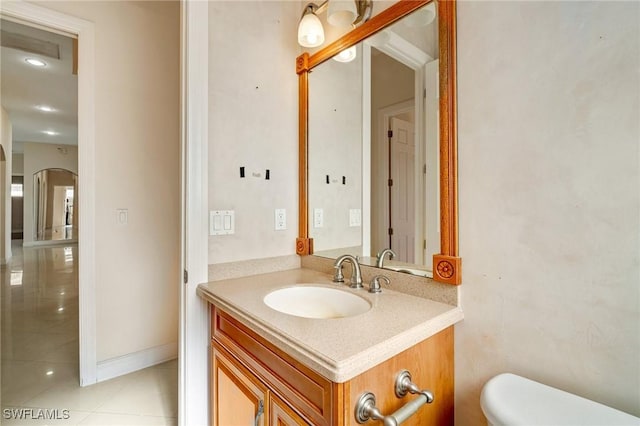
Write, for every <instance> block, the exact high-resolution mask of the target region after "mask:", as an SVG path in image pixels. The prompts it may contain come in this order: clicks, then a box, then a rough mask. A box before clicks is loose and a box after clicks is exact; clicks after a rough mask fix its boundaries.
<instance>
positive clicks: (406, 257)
mask: <svg viewBox="0 0 640 426" xmlns="http://www.w3.org/2000/svg"><path fill="white" fill-rule="evenodd" d="M390 124H391V138H390V139H389V144H390V153H391V156H390V159H389V160H390V165H391V182H390V186H389V187H390V195H391V197H390V200H391V203H390V206H389V211H390V215H391V231H390V232H391V248H392V249H393V250H394V251H395V252H396V254H397V257H396V258H395V259H396V260H400V261H403V262H411V263H413V262H414V245H415V233H414V229H415V208H414V188H415V186H414V185H415V155H416V154H415V152H416V145H415V137H414V126H413V124H411V123H409V122H408V121H404V120H400V119H398V118H391V123H390Z"/></svg>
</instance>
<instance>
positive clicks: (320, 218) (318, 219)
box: [313, 209, 324, 228]
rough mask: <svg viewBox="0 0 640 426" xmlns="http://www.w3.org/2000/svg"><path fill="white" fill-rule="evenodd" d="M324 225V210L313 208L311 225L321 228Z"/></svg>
mask: <svg viewBox="0 0 640 426" xmlns="http://www.w3.org/2000/svg"><path fill="white" fill-rule="evenodd" d="M323 226H324V211H323V210H322V209H313V227H314V228H322V227H323Z"/></svg>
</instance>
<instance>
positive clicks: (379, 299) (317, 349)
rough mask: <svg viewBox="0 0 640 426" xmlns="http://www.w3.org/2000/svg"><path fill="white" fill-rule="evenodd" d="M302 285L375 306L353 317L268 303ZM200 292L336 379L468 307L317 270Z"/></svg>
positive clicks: (458, 316)
mask: <svg viewBox="0 0 640 426" xmlns="http://www.w3.org/2000/svg"><path fill="white" fill-rule="evenodd" d="M300 284H313V285H319V286H326V287H333V288H339V289H340V290H344V291H349V292H353V293H355V294H358V295H359V296H361V297H363V298H365V299H367V300H368V301H369V302H370V303H371V305H372V308H371V309H370V310H369V311H367V312H365V313H364V314H360V315H357V316H352V317H347V318H336V319H310V318H301V317H296V316H292V315H287V314H284V313H281V312H278V311H276V310H274V309H271V308H270V307H268V306H267V305H265V304H264V302H263V299H264V297H265V296H266V295H267V294H268V293H270V292H272V291H273V290H276V289H279V288H284V287H291V286H294V285H300ZM365 287H367V284H365ZM391 287H393V282H392V283H391ZM197 292H198V295H200V296H201V297H202V298H204V299H205V300H207V301H208V302H210V303H212V304H213V305H215V306H217V307H219V308H221V309H223V310H225V311H227V312H229V313H230V314H233V315H234V316H235V317H237V318H238V319H239V320H241V321H242V322H243V323H245V324H246V325H247V326H249V327H250V328H251V329H253V330H254V331H255V332H257V333H258V334H259V335H261V336H262V337H263V338H265V339H266V340H267V341H269V342H270V343H272V344H273V345H275V346H276V347H278V348H280V349H282V350H284V351H285V352H287V353H288V354H289V355H290V356H292V357H293V358H295V359H296V360H298V361H300V362H302V363H303V364H305V365H307V366H308V367H310V368H312V369H313V370H315V371H316V372H318V373H319V374H321V375H322V376H324V377H326V378H327V379H329V380H331V381H333V382H336V383H343V382H346V381H348V380H350V379H352V378H353V377H355V376H357V375H359V374H360V373H363V372H365V371H367V370H368V369H370V368H372V367H374V366H376V365H378V364H379V363H381V362H383V361H385V360H387V359H389V358H391V357H393V356H395V355H397V354H398V353H400V352H402V351H404V350H405V349H408V348H410V347H411V346H413V345H415V344H417V343H419V342H421V341H423V340H425V339H427V338H429V337H431V336H432V335H434V334H436V333H438V332H439V331H441V330H444V329H445V328H447V327H449V326H451V325H453V324H455V323H457V322H459V321H461V320H462V319H463V313H462V310H461V309H460V308H459V307H457V306H451V305H447V304H444V303H440V302H435V301H432V300H428V299H423V298H420V297H415V296H410V295H407V294H403V293H399V292H396V291H393V290H389V289H388V288H385V289H384V290H383V291H382V293H378V294H371V293H369V292H368V291H367V290H366V289H360V290H352V289H350V288H349V286H348V285H346V284H336V283H334V282H332V281H331V277H330V276H329V275H327V274H324V273H321V272H318V271H314V270H311V269H292V270H288V271H282V272H273V273H268V274H261V275H253V276H248V277H243V278H235V279H229V280H223V281H214V282H209V283H206V284H200V285H199V286H198V290H197Z"/></svg>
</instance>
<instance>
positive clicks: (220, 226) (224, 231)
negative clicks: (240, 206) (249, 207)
mask: <svg viewBox="0 0 640 426" xmlns="http://www.w3.org/2000/svg"><path fill="white" fill-rule="evenodd" d="M234 213H235V212H234V211H233V210H212V211H210V212H209V235H231V234H234V233H235V219H234V216H235V214H234Z"/></svg>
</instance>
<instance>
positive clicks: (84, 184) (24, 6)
mask: <svg viewBox="0 0 640 426" xmlns="http://www.w3.org/2000/svg"><path fill="white" fill-rule="evenodd" d="M0 14H1V15H2V17H3V18H6V19H10V20H14V21H15V20H17V21H18V22H23V23H26V24H27V25H29V24H32V25H34V24H35V25H37V26H40V27H44V28H45V29H51V30H53V31H55V32H60V31H62V32H64V33H68V34H73V35H76V36H77V37H78V51H79V53H80V54H79V55H78V69H79V72H78V176H79V178H80V179H78V204H79V205H78V208H79V211H78V216H79V217H78V223H79V228H80V229H81V232H80V233H79V238H78V259H79V266H78V291H79V313H78V321H79V346H80V386H87V385H91V384H94V383H96V381H97V375H96V371H97V354H96V287H95V277H96V273H95V271H96V266H95V189H96V184H95V173H94V171H95V31H94V24H93V23H92V22H89V21H85V20H83V19H79V18H76V17H74V16H70V15H65V14H63V13H60V12H56V11H53V10H49V9H46V8H44V7H41V6H36V5H33V4H31V3H27V2H23V1H2V2H0ZM8 155H11V153H8Z"/></svg>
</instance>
